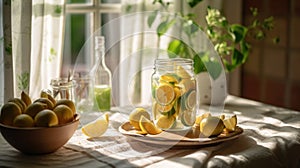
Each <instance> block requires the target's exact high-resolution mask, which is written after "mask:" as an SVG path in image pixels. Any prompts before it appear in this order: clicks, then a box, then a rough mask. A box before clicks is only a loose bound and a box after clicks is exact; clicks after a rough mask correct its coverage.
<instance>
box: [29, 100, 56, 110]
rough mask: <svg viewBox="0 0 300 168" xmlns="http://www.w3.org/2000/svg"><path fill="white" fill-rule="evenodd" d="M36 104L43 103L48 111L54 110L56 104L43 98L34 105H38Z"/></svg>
mask: <svg viewBox="0 0 300 168" xmlns="http://www.w3.org/2000/svg"><path fill="white" fill-rule="evenodd" d="M36 102H41V103H45V104H47V109H50V110H52V109H53V108H54V104H53V103H52V101H51V100H49V99H48V98H44V97H41V98H38V99H36V100H35V101H34V102H33V103H36Z"/></svg>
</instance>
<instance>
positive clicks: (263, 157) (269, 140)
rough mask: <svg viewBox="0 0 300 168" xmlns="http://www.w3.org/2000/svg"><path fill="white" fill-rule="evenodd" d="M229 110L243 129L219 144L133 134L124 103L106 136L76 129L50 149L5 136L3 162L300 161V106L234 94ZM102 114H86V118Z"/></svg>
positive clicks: (58, 164)
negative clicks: (21, 147)
mask: <svg viewBox="0 0 300 168" xmlns="http://www.w3.org/2000/svg"><path fill="white" fill-rule="evenodd" d="M204 109H207V108H206V107H204ZM204 111H205V110H204ZM225 112H226V113H231V114H232V113H235V114H236V115H237V117H238V125H239V126H240V127H242V128H243V129H244V132H243V134H242V135H241V136H240V137H239V138H237V139H234V140H231V141H226V142H222V143H219V144H213V145H206V146H198V147H193V148H176V147H172V148H170V147H171V146H166V147H163V146H155V145H150V144H146V143H142V142H140V141H137V140H134V139H132V138H128V137H126V136H124V135H122V134H121V133H120V132H119V131H118V127H119V126H120V125H121V124H122V123H124V122H126V121H128V111H127V110H126V109H125V110H124V109H123V110H121V112H111V113H110V114H111V115H110V125H109V129H108V131H107V132H106V133H105V134H104V135H103V136H101V137H99V138H94V139H89V138H87V137H86V136H84V135H83V134H82V133H81V131H80V130H77V131H76V133H75V134H74V136H73V137H72V138H71V139H70V140H69V142H68V143H67V144H66V145H65V146H64V147H63V148H61V149H59V150H58V151H57V152H55V153H52V154H49V155H39V156H30V155H24V154H21V153H19V152H18V151H16V150H15V149H13V148H11V147H10V146H9V145H8V144H7V143H6V142H5V141H4V140H3V138H2V137H1V138H0V147H1V151H0V167H46V166H49V167H70V166H72V167H295V168H296V167H298V168H299V167H300V155H299V151H300V112H297V111H292V110H287V109H283V108H278V107H274V106H269V105H265V104H262V103H258V102H255V101H250V100H245V99H241V98H237V97H233V96H229V97H228V100H227V103H226V107H225ZM101 115H102V114H101V113H89V114H82V124H85V123H86V122H88V121H92V120H94V119H96V118H97V117H100V116H101Z"/></svg>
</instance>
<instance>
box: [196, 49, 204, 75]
mask: <svg viewBox="0 0 300 168" xmlns="http://www.w3.org/2000/svg"><path fill="white" fill-rule="evenodd" d="M206 54H207V53H205V52H202V53H199V54H196V55H195V56H194V59H193V60H194V73H195V74H198V73H200V72H206V71H207V69H206V67H205V65H204V63H203V60H202V59H201V57H202V58H204V57H205V56H206Z"/></svg>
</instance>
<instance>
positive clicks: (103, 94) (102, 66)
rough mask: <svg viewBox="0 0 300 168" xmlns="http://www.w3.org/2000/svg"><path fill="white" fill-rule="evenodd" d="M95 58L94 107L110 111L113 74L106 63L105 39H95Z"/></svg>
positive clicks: (98, 37)
mask: <svg viewBox="0 0 300 168" xmlns="http://www.w3.org/2000/svg"><path fill="white" fill-rule="evenodd" d="M95 58H96V60H97V69H96V72H95V78H94V79H95V83H94V106H95V107H96V109H98V110H100V111H109V110H110V107H111V86H112V84H111V72H110V70H109V69H108V68H107V66H106V63H105V38H104V36H96V37H95Z"/></svg>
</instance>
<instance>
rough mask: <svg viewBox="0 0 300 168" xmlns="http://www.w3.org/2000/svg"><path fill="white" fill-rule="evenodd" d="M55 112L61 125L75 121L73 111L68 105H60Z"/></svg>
mask: <svg viewBox="0 0 300 168" xmlns="http://www.w3.org/2000/svg"><path fill="white" fill-rule="evenodd" d="M53 111H54V113H55V114H56V116H57V118H58V123H59V124H65V123H68V122H71V121H73V119H74V117H73V111H72V110H71V108H69V107H68V106H66V105H63V104H61V105H58V106H56V107H55V108H54V109H53Z"/></svg>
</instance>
